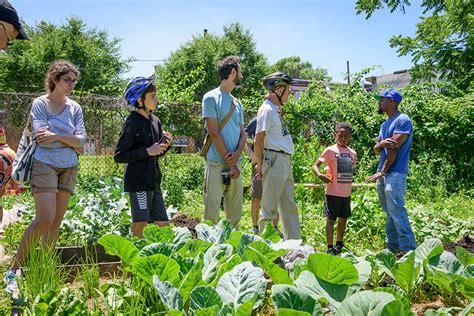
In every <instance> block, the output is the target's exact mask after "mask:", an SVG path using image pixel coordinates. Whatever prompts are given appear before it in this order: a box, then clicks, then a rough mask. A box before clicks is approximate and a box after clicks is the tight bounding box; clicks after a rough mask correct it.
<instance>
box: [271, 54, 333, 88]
mask: <svg viewBox="0 0 474 316" xmlns="http://www.w3.org/2000/svg"><path fill="white" fill-rule="evenodd" d="M271 71H272V72H275V71H283V72H285V73H287V74H289V75H290V76H291V77H293V78H298V79H308V80H319V81H326V82H327V81H331V77H329V75H328V71H327V70H326V69H323V68H313V65H312V64H311V63H310V62H308V61H306V62H302V61H301V58H300V57H299V56H291V57H285V58H282V59H280V60H279V61H277V62H276V63H275V64H273V65H272V66H271Z"/></svg>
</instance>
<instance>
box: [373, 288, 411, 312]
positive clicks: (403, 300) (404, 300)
mask: <svg viewBox="0 0 474 316" xmlns="http://www.w3.org/2000/svg"><path fill="white" fill-rule="evenodd" d="M372 291H374V292H387V293H390V294H392V295H393V296H394V297H395V298H396V299H397V300H398V301H400V303H401V304H402V310H403V315H404V316H411V315H413V316H414V315H415V313H414V312H413V311H412V310H411V304H410V301H409V300H408V299H407V298H406V297H405V296H403V295H401V294H400V293H398V292H397V291H395V290H394V289H392V288H389V287H377V288H375V289H373V290H372Z"/></svg>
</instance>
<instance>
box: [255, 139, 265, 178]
mask: <svg viewBox="0 0 474 316" xmlns="http://www.w3.org/2000/svg"><path fill="white" fill-rule="evenodd" d="M264 141H265V132H260V133H258V134H257V135H256V136H255V145H254V153H255V160H256V162H257V176H259V177H261V176H262V160H263V146H264Z"/></svg>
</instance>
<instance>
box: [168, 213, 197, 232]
mask: <svg viewBox="0 0 474 316" xmlns="http://www.w3.org/2000/svg"><path fill="white" fill-rule="evenodd" d="M200 222H201V220H200V219H197V218H192V217H188V216H186V215H185V214H183V213H180V212H178V213H176V214H175V215H174V216H173V218H172V219H171V223H173V224H174V225H175V226H177V227H187V228H188V229H189V230H190V231H191V233H192V234H193V237H194V238H196V237H197V234H196V225H197V224H199V223H200Z"/></svg>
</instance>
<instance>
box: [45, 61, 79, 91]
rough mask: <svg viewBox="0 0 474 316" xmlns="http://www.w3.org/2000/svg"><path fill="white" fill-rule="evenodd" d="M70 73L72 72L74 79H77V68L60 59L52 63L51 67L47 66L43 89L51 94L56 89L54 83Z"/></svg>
mask: <svg viewBox="0 0 474 316" xmlns="http://www.w3.org/2000/svg"><path fill="white" fill-rule="evenodd" d="M70 71H71V72H73V73H74V74H75V75H76V77H79V76H80V74H81V73H80V71H79V70H78V69H77V67H76V66H74V65H73V64H72V63H71V62H69V61H67V60H64V59H61V60H56V61H55V62H53V63H52V64H51V66H49V69H48V72H47V73H46V77H45V78H44V87H45V89H46V91H48V92H49V93H51V92H53V91H54V88H55V87H56V84H55V83H54V82H55V81H58V80H59V79H61V77H62V76H64V75H65V74H67V73H68V72H70Z"/></svg>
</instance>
